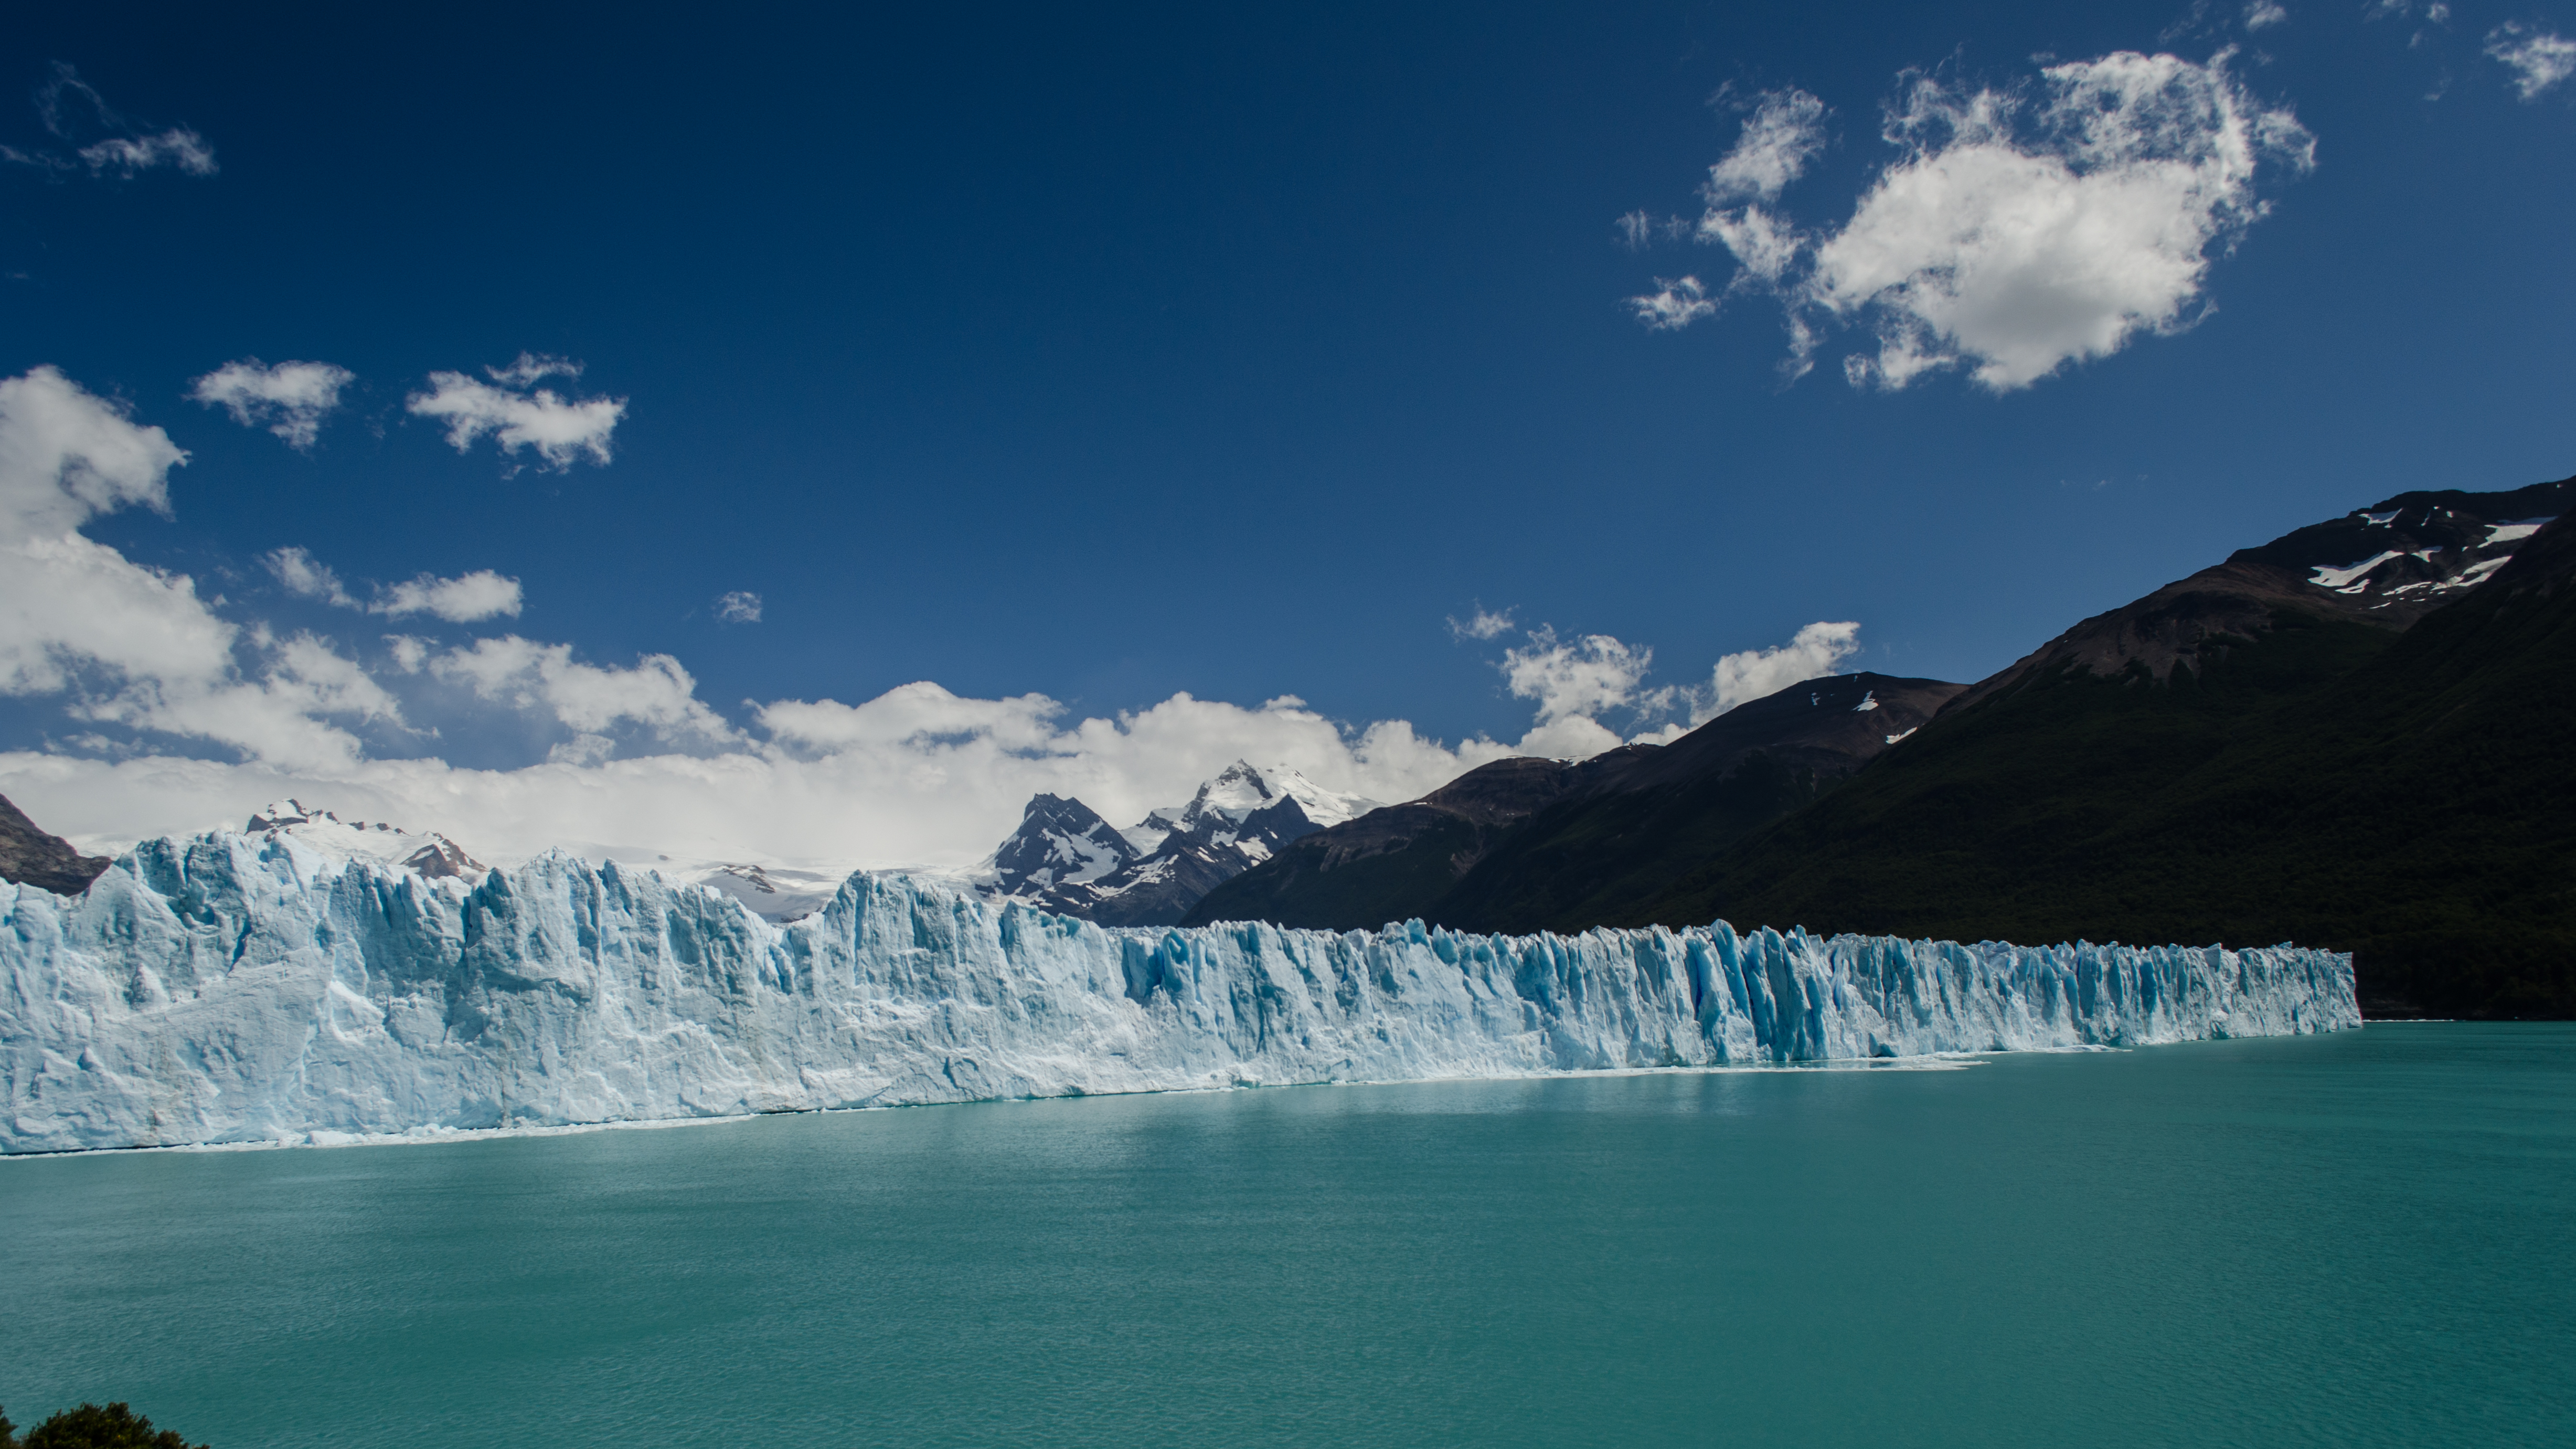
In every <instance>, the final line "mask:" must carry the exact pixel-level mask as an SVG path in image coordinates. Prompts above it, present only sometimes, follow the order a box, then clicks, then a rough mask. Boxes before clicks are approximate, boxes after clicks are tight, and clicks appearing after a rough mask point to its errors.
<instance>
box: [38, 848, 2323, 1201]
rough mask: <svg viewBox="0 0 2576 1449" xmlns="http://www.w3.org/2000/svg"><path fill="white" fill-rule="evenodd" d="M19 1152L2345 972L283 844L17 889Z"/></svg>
mask: <svg viewBox="0 0 2576 1449" xmlns="http://www.w3.org/2000/svg"><path fill="white" fill-rule="evenodd" d="M0 969H5V971H6V986H5V989H4V990H0V1074H5V1078H6V1086H7V1092H8V1109H7V1119H6V1123H5V1126H0V1149H5V1150H6V1151H9V1152H42V1151H61V1150H68V1149H79V1148H107V1147H130V1146H155V1145H176V1144H187V1143H222V1142H259V1141H312V1140H321V1141H328V1140H335V1139H336V1138H337V1137H339V1136H340V1135H342V1134H346V1135H351V1136H365V1135H378V1134H406V1133H409V1134H427V1133H437V1132H442V1131H446V1130H450V1129H474V1128H507V1127H535V1126H546V1125H571V1124H585V1123H608V1122H624V1121H645V1120H657V1119H668V1118H682V1117H704V1116H730V1115H739V1114H745V1113H753V1112H769V1111H780V1110H798V1109H807V1108H822V1107H855V1106H881V1105H894V1104H902V1103H925V1102H958V1101H969V1100H974V1099H979V1098H996V1097H1030V1096H1056V1095H1073V1094H1082V1093H1099V1092H1137V1091H1152V1090H1160V1089H1172V1088H1196V1087H1212V1086H1230V1085H1251V1084H1288V1083H1300V1082H1330V1081H1391V1080H1403V1079H1412V1078H1432V1077H1482V1076H1513V1075H1523V1074H1529V1073H1538V1072H1549V1071H1569V1070H1585V1069H1600V1068H1623V1067H1651V1066H1716V1065H1727V1064H1760V1063H1785V1062H1824V1061H1832V1060H1839V1059H1858V1058H1869V1057H1886V1056H1900V1057H1902V1056H1917V1055H1925V1054H1932V1053H1940V1052H1979V1051H1998V1050H2016V1049H2028V1048H2049V1047H2070V1046H2081V1045H2133V1044H2147V1043H2158V1042H2175V1041H2188V1040H2194V1039H2199V1038H2206V1037H2216V1036H2259V1035H2276V1034H2284V1033H2297V1032H2315V1031H2329V1030H2334V1029H2337V1028H2342V1027H2351V1026H2358V1025H2359V1024H2360V1020H2361V1018H2360V1013H2359V1011H2358V1010H2357V1009H2356V1007H2355V1005H2354V1000H2353V987H2352V970H2351V964H2350V961H2349V958H2347V957H2344V956H2341V955H2337V954H2334V953H2330V952H2324V951H2311V950H2300V949H2294V948H2289V947H2281V948H2276V949H2269V950H2247V951H2221V950H2218V949H2215V948H2207V949H2192V948H2183V947H2171V946H2168V947H2156V948H2151V949H2132V948H2126V947H2096V946H2085V945H2077V946H2057V947H2047V948H2028V947H2017V946H2007V945H1998V944H1986V945H1978V946H1962V945H1956V944H1952V943H1949V942H1937V941H1904V940H1898V939H1894V938H1888V937H1861V936H1841V937H1835V938H1833V939H1831V940H1820V939H1817V938H1814V937H1811V936H1808V935H1805V934H1804V933H1801V932H1794V931H1793V932H1792V933H1790V934H1789V935H1787V936H1781V935H1779V934H1776V933H1774V932H1772V931H1769V930H1763V931H1757V932H1754V933H1753V934H1750V935H1742V936H1739V935H1737V934H1736V933H1735V932H1734V931H1733V930H1732V929H1730V928H1729V927H1727V926H1726V925H1724V924H1722V923H1721V924H1717V925H1713V926H1710V927H1708V928H1707V929H1704V930H1702V929H1693V930H1685V931H1668V930H1663V929H1660V928H1655V929H1646V930H1625V931H1613V930H1598V931H1592V932H1588V933H1586V934H1583V935H1580V936H1571V937H1563V936H1547V935H1541V936H1522V937H1496V936H1475V935H1463V934H1458V933H1455V932H1449V931H1443V930H1426V929H1424V928H1423V927H1421V926H1420V925H1418V924H1416V925H1406V926H1401V927H1390V928H1389V929H1387V930H1384V931H1381V932H1377V933H1373V934H1372V933H1365V932H1351V933H1347V934H1341V935H1335V934H1331V933H1328V932H1320V931H1288V930H1279V929H1276V928H1273V927H1269V926H1259V925H1241V926H1217V927H1207V928H1200V929H1192V930H1180V929H1155V930H1104V929H1102V928H1101V927H1098V926H1094V925H1091V924H1088V923H1086V922H1081V921H1074V920H1067V919H1064V918H1061V917H1056V916H1050V915H1046V914H1043V913H1041V912H1038V911H1035V910H1031V909H1029V908H1027V907H1025V906H1017V905H1010V906H1002V907H999V908H997V907H995V906H993V905H990V904H988V903H986V902H984V901H982V900H979V899H977V898H976V897H975V896H974V895H973V894H971V893H963V892H956V891H951V890H948V889H945V888H942V887H939V886H936V885H925V884H921V883H917V882H914V881H911V880H908V879H904V878H900V877H876V876H853V877H852V878H851V879H850V880H849V881H848V882H846V883H845V884H844V885H843V886H842V887H841V889H840V891H839V893H838V894H837V895H836V896H835V897H834V898H833V899H832V901H831V903H830V904H829V905H828V906H826V907H825V908H824V909H822V910H820V911H818V912H816V913H815V914H813V915H811V916H808V917H806V918H805V919H803V920H799V921H796V922H793V923H791V924H788V925H784V926H780V925H773V924H771V923H769V922H767V921H765V920H762V919H761V918H760V917H758V916H756V915H754V914H752V913H751V912H750V911H748V910H746V909H745V908H744V907H743V906H742V905H741V903H740V902H738V901H735V900H733V899H731V898H730V897H727V896H724V895H721V894H719V893H717V892H714V891H711V890H708V889H706V888H704V887H701V886H693V885H681V884H674V883H671V882H667V881H665V880H664V879H662V878H661V877H660V876H658V875H656V874H654V873H652V872H650V871H644V870H638V869H635V868H633V867H627V866H620V865H615V864H595V863H592V862H589V861H584V860H580V859H576V858H573V857H571V856H566V855H550V856H545V857H541V858H539V859H537V860H535V861H532V862H530V863H528V864H527V865H525V866H521V867H517V868H512V869H506V870H494V871H492V872H491V873H490V874H489V875H487V876H485V877H484V878H483V880H482V881H481V882H480V884H477V885H472V886H468V885H467V884H466V883H465V882H464V881H462V880H458V879H453V878H450V879H444V880H441V879H431V878H424V877H422V876H421V875H419V874H416V873H414V872H410V871H406V870H404V869H401V868H400V867H397V866H393V865H389V864H385V863H381V862H376V861H372V860H368V859H363V858H360V859H347V860H343V859H334V858H331V857H328V856H325V855H322V854H319V853H317V852H315V851H314V850H312V849H310V848H309V847H306V846H303V845H300V844H298V843H296V842H294V841H292V840H286V839H275V840H257V839H251V838H246V837H243V836H239V835H231V834H215V835H207V836H201V837H198V838H197V839H195V840H193V841H187V842H178V841H170V840H161V841H153V842H149V843H147V844H145V845H143V846H141V847H139V848H138V849H136V850H135V851H134V852H133V853H132V854H130V855H128V856H126V857H125V858H124V859H122V860H119V861H118V862H117V863H116V865H115V866H114V867H113V868H112V869H110V870H109V871H108V872H107V873H106V874H105V875H103V876H101V877H100V878H99V879H98V881H97V883H96V884H94V885H93V886H92V887H91V888H90V890H89V891H88V892H87V893H86V894H85V895H82V896H78V897H72V898H68V899H66V898H61V897H56V896H53V895H51V894H48V893H46V892H44V891H41V890H37V889H34V888H31V887H19V886H14V885H10V884H7V883H5V882H0Z"/></svg>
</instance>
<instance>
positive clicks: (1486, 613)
mask: <svg viewBox="0 0 2576 1449" xmlns="http://www.w3.org/2000/svg"><path fill="white" fill-rule="evenodd" d="M1511 631H1512V611H1511V610H1509V609H1501V610H1495V609H1488V608H1486V607H1485V606H1484V605H1482V604H1478V605H1477V606H1476V607H1475V609H1474V610H1473V611H1471V612H1470V613H1469V614H1468V615H1467V617H1466V618H1465V619H1464V620H1463V621H1462V620H1460V619H1459V618H1458V616H1456V615H1455V614H1452V615H1450V616H1449V637H1450V638H1452V639H1499V638H1501V637H1502V636H1504V635H1505V634H1508V633H1510V632H1511Z"/></svg>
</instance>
